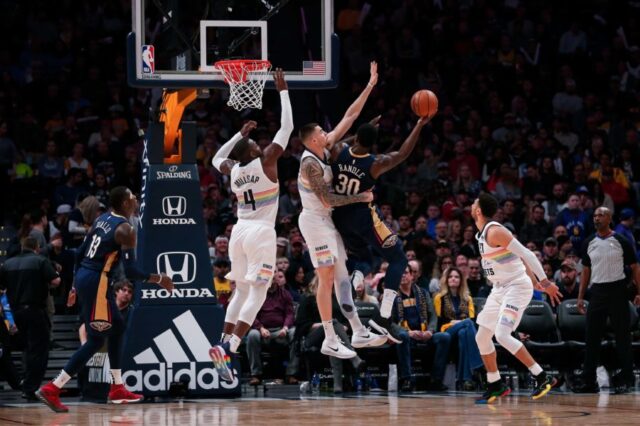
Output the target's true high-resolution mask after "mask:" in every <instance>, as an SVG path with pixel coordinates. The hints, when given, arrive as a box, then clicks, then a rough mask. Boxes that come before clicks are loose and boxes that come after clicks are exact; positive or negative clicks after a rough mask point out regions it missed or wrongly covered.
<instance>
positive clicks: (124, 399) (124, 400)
mask: <svg viewBox="0 0 640 426" xmlns="http://www.w3.org/2000/svg"><path fill="white" fill-rule="evenodd" d="M143 398H144V396H142V395H138V394H137V393H133V392H129V391H128V390H127V388H125V387H124V385H111V389H109V398H108V401H107V402H108V403H109V404H132V403H136V402H140V401H142V399H143Z"/></svg>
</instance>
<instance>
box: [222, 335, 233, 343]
mask: <svg viewBox="0 0 640 426" xmlns="http://www.w3.org/2000/svg"><path fill="white" fill-rule="evenodd" d="M230 339H231V334H227V333H222V335H221V336H220V343H227V342H228V341H229V340H230Z"/></svg>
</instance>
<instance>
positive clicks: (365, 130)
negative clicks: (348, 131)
mask: <svg viewBox="0 0 640 426" xmlns="http://www.w3.org/2000/svg"><path fill="white" fill-rule="evenodd" d="M356 138H357V141H358V144H360V145H361V146H364V147H365V148H371V147H372V146H373V145H374V144H375V143H376V142H377V141H378V129H376V127H375V126H374V125H372V124H371V123H364V124H363V125H362V126H360V127H358V133H357V136H356Z"/></svg>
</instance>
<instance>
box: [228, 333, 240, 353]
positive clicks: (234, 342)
mask: <svg viewBox="0 0 640 426" xmlns="http://www.w3.org/2000/svg"><path fill="white" fill-rule="evenodd" d="M240 343H242V339H241V338H239V337H238V336H236V335H235V334H233V335H232V336H231V337H230V338H229V348H230V349H231V352H233V353H234V354H237V353H238V347H239V346H240Z"/></svg>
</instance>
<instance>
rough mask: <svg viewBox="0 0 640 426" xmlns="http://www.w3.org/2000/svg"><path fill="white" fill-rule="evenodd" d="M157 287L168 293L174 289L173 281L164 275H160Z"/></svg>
mask: <svg viewBox="0 0 640 426" xmlns="http://www.w3.org/2000/svg"><path fill="white" fill-rule="evenodd" d="M158 285H159V286H160V287H162V288H164V289H165V290H167V291H168V292H171V291H173V288H174V286H173V281H172V280H171V278H169V276H168V275H166V274H161V275H160V282H159V283H158Z"/></svg>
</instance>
